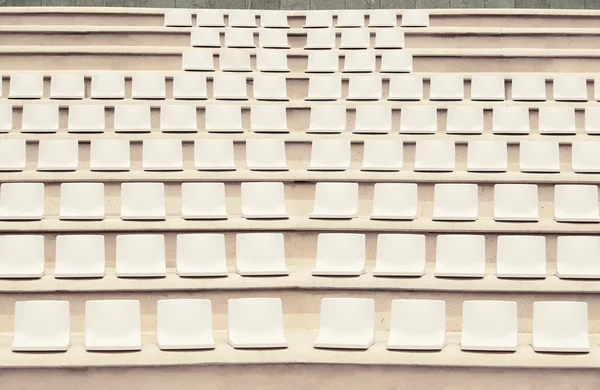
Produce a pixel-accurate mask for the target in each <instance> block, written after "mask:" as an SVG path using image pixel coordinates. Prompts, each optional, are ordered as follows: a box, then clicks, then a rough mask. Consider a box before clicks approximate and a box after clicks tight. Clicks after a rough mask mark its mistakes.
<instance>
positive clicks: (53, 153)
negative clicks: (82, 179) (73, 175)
mask: <svg viewBox="0 0 600 390" xmlns="http://www.w3.org/2000/svg"><path fill="white" fill-rule="evenodd" d="M78 165H79V145H78V142H77V140H74V139H42V140H40V142H39V150H38V165H37V170H38V171H75V170H77V166H78Z"/></svg>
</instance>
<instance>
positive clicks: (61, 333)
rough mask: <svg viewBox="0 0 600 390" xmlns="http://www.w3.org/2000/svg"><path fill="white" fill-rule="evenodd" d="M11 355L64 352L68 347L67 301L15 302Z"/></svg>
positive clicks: (69, 334)
mask: <svg viewBox="0 0 600 390" xmlns="http://www.w3.org/2000/svg"><path fill="white" fill-rule="evenodd" d="M14 318H15V327H14V337H13V341H12V350H13V351H14V352H63V351H66V350H68V349H69V347H70V346H71V326H70V324H71V318H70V313H69V301H42V300H39V301H17V302H15V315H14Z"/></svg>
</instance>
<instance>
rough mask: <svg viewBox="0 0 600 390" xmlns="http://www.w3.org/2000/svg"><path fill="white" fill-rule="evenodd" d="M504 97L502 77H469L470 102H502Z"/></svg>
mask: <svg viewBox="0 0 600 390" xmlns="http://www.w3.org/2000/svg"><path fill="white" fill-rule="evenodd" d="M505 97H506V92H505V89H504V78H503V77H502V76H492V75H473V76H472V77H471V100H484V101H485V100H489V101H494V100H497V101H502V100H504V99H505Z"/></svg>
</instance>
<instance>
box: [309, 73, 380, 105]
mask: <svg viewBox="0 0 600 390" xmlns="http://www.w3.org/2000/svg"><path fill="white" fill-rule="evenodd" d="M380 84H381V82H380ZM341 98H342V78H341V77H340V76H339V75H331V76H329V75H328V76H310V77H309V78H308V95H307V96H306V98H305V100H339V99H341Z"/></svg>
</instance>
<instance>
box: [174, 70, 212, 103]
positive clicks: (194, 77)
mask: <svg viewBox="0 0 600 390" xmlns="http://www.w3.org/2000/svg"><path fill="white" fill-rule="evenodd" d="M173 99H176V100H178V99H188V100H206V99H208V94H207V92H206V77H205V76H203V75H201V74H193V73H182V74H176V75H174V76H173Z"/></svg>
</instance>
